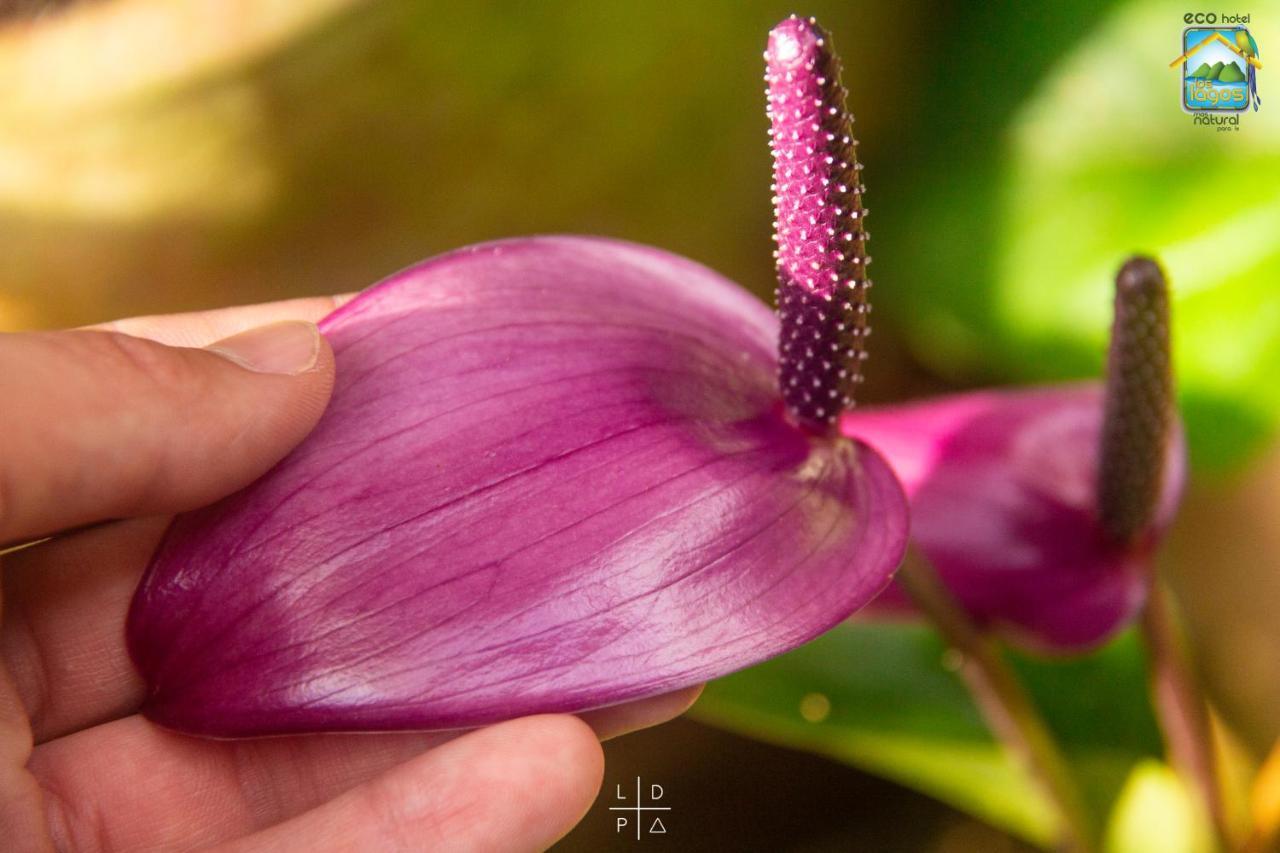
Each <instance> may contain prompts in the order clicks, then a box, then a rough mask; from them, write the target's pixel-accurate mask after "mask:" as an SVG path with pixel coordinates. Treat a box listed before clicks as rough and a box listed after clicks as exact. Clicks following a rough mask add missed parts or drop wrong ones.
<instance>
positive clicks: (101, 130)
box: [0, 0, 357, 223]
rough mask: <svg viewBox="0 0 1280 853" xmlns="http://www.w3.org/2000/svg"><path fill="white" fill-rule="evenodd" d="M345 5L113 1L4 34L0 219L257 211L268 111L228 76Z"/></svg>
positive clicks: (261, 201)
mask: <svg viewBox="0 0 1280 853" xmlns="http://www.w3.org/2000/svg"><path fill="white" fill-rule="evenodd" d="M355 2H357V0H303V2H300V0H257V1H256V2H253V1H252V0H188V2H172V0H115V2H111V3H101V4H86V5H83V6H77V7H73V8H72V9H71V10H69V11H68V12H66V13H64V14H61V15H57V16H53V17H51V18H47V19H38V20H36V21H32V22H22V23H19V24H14V25H10V26H8V27H4V28H0V80H4V81H5V85H4V87H3V88H2V89H0V212H3V211H5V210H8V211H13V212H15V213H18V214H19V215H20V216H22V217H53V218H65V219H70V220H73V221H75V220H85V219H88V220H93V221H99V222H102V221H105V222H125V223H128V222H137V221H141V220H146V219H148V218H150V217H156V216H165V215H168V216H173V217H177V218H180V219H201V218H206V217H209V216H218V217H221V218H224V219H226V218H231V217H236V216H238V215H243V214H245V213H247V212H251V211H254V210H257V209H260V208H261V207H262V206H263V205H265V204H266V203H267V202H269V201H270V200H271V199H272V197H273V196H274V193H275V190H276V184H277V180H278V179H277V166H278V164H275V163H273V162H272V160H271V156H270V153H269V145H270V141H271V134H270V132H269V126H268V122H269V118H270V117H269V115H268V106H267V105H266V104H265V103H264V100H263V97H262V94H261V93H260V92H259V91H258V90H256V89H255V88H254V87H253V86H252V85H251V84H250V83H248V82H247V81H245V80H244V79H243V77H242V76H239V75H236V74H233V73H231V72H232V71H234V70H235V69H239V68H243V67H245V66H246V65H247V64H249V63H251V62H252V61H254V60H256V59H258V58H260V57H263V56H265V55H267V54H269V53H270V52H271V51H273V50H275V49H277V48H278V47H279V46H280V45H282V44H284V43H286V42H288V41H289V40H291V39H293V38H296V37H297V36H298V35H299V33H300V32H302V31H303V30H305V29H306V28H308V27H311V26H315V25H316V24H318V23H320V22H322V21H324V20H326V19H328V18H329V17H330V16H331V15H332V14H333V13H334V12H335V11H337V10H339V9H341V8H342V7H345V6H350V5H354V3H355ZM219 75H221V76H219Z"/></svg>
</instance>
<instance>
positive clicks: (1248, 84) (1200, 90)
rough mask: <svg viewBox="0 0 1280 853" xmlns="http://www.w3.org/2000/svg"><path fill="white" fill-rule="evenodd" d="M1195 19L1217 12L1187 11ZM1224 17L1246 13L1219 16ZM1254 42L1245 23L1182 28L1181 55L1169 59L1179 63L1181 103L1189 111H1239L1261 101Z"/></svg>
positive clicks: (1256, 46)
mask: <svg viewBox="0 0 1280 853" xmlns="http://www.w3.org/2000/svg"><path fill="white" fill-rule="evenodd" d="M1192 17H1195V19H1196V22H1197V23H1200V22H1201V19H1210V18H1212V19H1213V20H1212V21H1208V22H1209V23H1214V22H1216V21H1217V19H1218V16H1217V15H1199V16H1192V15H1188V16H1187V18H1188V19H1191V18H1192ZM1222 17H1223V18H1224V19H1231V18H1243V19H1244V21H1245V22H1247V21H1248V17H1249V16H1248V15H1241V16H1227V15H1223V16H1222ZM1258 57H1259V53H1258V43H1257V41H1255V40H1254V38H1253V35H1252V34H1251V33H1250V32H1249V29H1248V27H1245V26H1229V27H1214V26H1192V27H1187V28H1186V29H1185V30H1183V32H1182V55H1181V56H1179V57H1178V58H1177V59H1175V60H1173V62H1170V63H1169V67H1170V68H1176V67H1178V66H1179V65H1181V66H1182V106H1183V109H1185V110H1187V111H1188V112H1192V113H1200V112H1216V113H1240V112H1244V111H1245V110H1247V109H1248V108H1249V107H1250V106H1252V107H1253V108H1254V109H1255V110H1257V109H1258V106H1259V105H1260V104H1261V103H1262V101H1261V100H1260V99H1259V98H1258V71H1259V70H1260V69H1261V68H1262V62H1261V60H1260V59H1259V58H1258Z"/></svg>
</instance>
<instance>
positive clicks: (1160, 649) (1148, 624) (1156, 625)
mask: <svg viewBox="0 0 1280 853" xmlns="http://www.w3.org/2000/svg"><path fill="white" fill-rule="evenodd" d="M1141 624H1142V636H1143V639H1144V641H1145V643H1146V646H1147V659H1148V665H1149V669H1150V679H1151V700H1152V704H1153V705H1154V706H1155V709H1156V716H1157V717H1158V718H1159V720H1160V729H1161V731H1162V732H1163V733H1164V741H1165V750H1166V751H1167V752H1168V754H1169V758H1170V761H1171V762H1172V764H1173V766H1174V767H1175V768H1176V769H1177V770H1178V771H1179V772H1180V773H1181V774H1182V775H1183V777H1184V778H1185V779H1186V780H1187V782H1188V784H1189V785H1190V787H1191V789H1192V790H1193V791H1195V792H1196V794H1198V796H1199V798H1200V801H1201V803H1202V804H1203V806H1204V809H1205V813H1206V814H1207V815H1208V817H1209V819H1210V821H1211V822H1212V824H1213V828H1214V830H1215V832H1216V833H1217V835H1218V840H1219V842H1220V843H1221V846H1222V848H1223V849H1224V850H1225V849H1230V844H1229V843H1228V839H1229V838H1230V829H1229V827H1230V824H1229V822H1228V820H1227V816H1226V809H1225V806H1224V804H1223V799H1222V792H1221V790H1220V789H1219V787H1218V764H1217V755H1216V752H1215V750H1214V746H1213V734H1212V732H1211V730H1210V727H1209V716H1208V713H1207V709H1206V707H1205V703H1204V700H1203V699H1202V698H1201V694H1200V691H1199V687H1198V685H1197V683H1196V678H1195V676H1194V675H1193V674H1192V672H1191V664H1190V661H1189V659H1188V655H1187V649H1186V643H1185V642H1184V641H1183V638H1182V635H1181V633H1180V631H1179V629H1178V624H1177V622H1176V617H1175V615H1174V612H1173V605H1172V602H1171V601H1170V597H1169V593H1168V591H1167V590H1166V589H1165V588H1164V585H1163V584H1161V583H1160V582H1158V581H1156V582H1155V583H1153V584H1152V587H1151V593H1150V597H1149V598H1148V600H1147V606H1146V607H1145V608H1144V610H1143V613H1142V623H1141Z"/></svg>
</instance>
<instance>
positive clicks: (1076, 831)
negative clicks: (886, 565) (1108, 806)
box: [898, 549, 1093, 851]
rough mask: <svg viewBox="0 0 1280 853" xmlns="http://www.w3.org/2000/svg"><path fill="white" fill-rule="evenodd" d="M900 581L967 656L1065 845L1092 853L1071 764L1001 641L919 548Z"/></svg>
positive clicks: (971, 678)
mask: <svg viewBox="0 0 1280 853" xmlns="http://www.w3.org/2000/svg"><path fill="white" fill-rule="evenodd" d="M898 582H899V583H900V584H901V585H902V587H903V589H904V590H906V592H907V593H908V594H909V595H910V596H911V598H912V599H913V600H914V602H915V604H916V606H917V607H919V608H920V610H921V611H922V612H924V614H925V615H926V616H927V617H928V618H929V619H930V621H931V622H932V623H933V625H934V627H935V628H937V629H938V631H939V633H941V634H942V637H943V639H944V640H946V642H947V643H948V644H949V645H950V646H951V647H952V648H954V649H955V650H956V651H958V652H959V653H960V654H961V655H962V656H963V663H962V665H961V667H960V673H961V675H962V676H963V678H964V680H965V683H966V684H967V685H968V687H969V691H970V692H971V693H972V694H973V697H974V700H975V701H976V702H977V704H978V707H979V708H980V709H981V711H982V713H983V715H984V716H985V717H986V719H987V723H988V725H990V726H991V729H992V731H993V732H995V734H996V736H997V737H998V738H999V739H1000V740H1001V741H1002V742H1003V743H1004V744H1005V745H1006V746H1008V747H1009V748H1010V749H1012V750H1013V751H1014V752H1015V753H1016V754H1017V755H1018V756H1019V758H1020V759H1021V761H1022V763H1023V765H1024V768H1025V769H1026V771H1027V772H1028V773H1029V774H1030V775H1031V776H1032V777H1033V778H1034V779H1035V780H1036V781H1037V782H1038V783H1039V785H1040V787H1041V789H1042V790H1043V792H1044V794H1045V796H1046V797H1047V798H1048V799H1049V801H1050V803H1051V804H1052V805H1053V806H1054V808H1055V809H1056V811H1057V812H1058V817H1059V820H1060V822H1061V826H1060V833H1061V847H1062V848H1063V849H1067V850H1074V851H1088V850H1092V849H1093V841H1092V839H1093V833H1092V829H1091V826H1090V821H1089V817H1088V812H1087V811H1086V810H1085V807H1084V801H1083V800H1082V798H1081V796H1080V792H1079V789H1078V788H1077V787H1076V784H1075V780H1074V779H1073V778H1072V776H1071V773H1070V771H1069V770H1068V767H1067V762H1066V760H1065V759H1064V758H1063V756H1062V753H1061V751H1060V750H1059V748H1058V744H1057V741H1056V740H1055V739H1054V737H1053V734H1052V733H1051V732H1050V731H1049V727H1048V726H1047V725H1046V724H1045V722H1044V719H1043V718H1042V717H1041V716H1040V713H1039V711H1038V710H1036V707H1035V705H1034V703H1033V702H1032V701H1031V697H1030V696H1028V695H1027V692H1026V690H1025V689H1024V688H1023V686H1022V683H1021V682H1020V681H1019V680H1018V677H1017V675H1016V674H1015V673H1014V672H1013V670H1012V669H1011V668H1010V667H1009V664H1008V662H1007V661H1006V660H1005V658H1004V655H1003V654H1002V653H1001V651H1000V647H999V646H998V645H997V643H996V641H995V640H994V639H993V638H992V637H990V636H988V635H987V634H986V633H984V632H983V631H982V630H981V629H979V628H978V626H977V625H975V624H974V622H973V620H971V619H970V618H969V616H968V614H967V613H965V611H964V610H963V609H962V608H961V607H960V605H959V604H958V603H957V602H956V600H955V599H954V598H953V597H952V595H951V593H950V591H949V590H948V589H947V588H946V586H944V585H943V583H942V581H941V580H940V579H939V578H938V575H937V572H935V571H934V569H933V566H932V565H930V564H929V562H928V561H927V560H926V559H924V557H923V555H921V554H920V553H918V552H917V551H915V549H912V551H911V552H909V554H908V556H907V561H906V563H904V564H903V566H902V568H901V569H899V570H898Z"/></svg>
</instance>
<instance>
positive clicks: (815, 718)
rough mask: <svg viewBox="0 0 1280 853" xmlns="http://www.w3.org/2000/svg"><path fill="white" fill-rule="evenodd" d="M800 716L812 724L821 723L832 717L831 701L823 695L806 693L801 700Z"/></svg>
mask: <svg viewBox="0 0 1280 853" xmlns="http://www.w3.org/2000/svg"><path fill="white" fill-rule="evenodd" d="M800 716H802V717H804V718H805V720H807V721H808V722H810V723H821V722H822V721H823V720H825V719H826V718H827V717H829V716H831V700H830V699H828V698H827V697H826V696H825V695H824V694H822V693H806V694H805V695H804V698H803V699H801V700H800Z"/></svg>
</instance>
